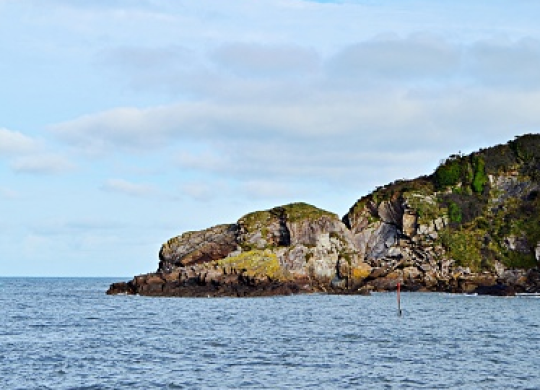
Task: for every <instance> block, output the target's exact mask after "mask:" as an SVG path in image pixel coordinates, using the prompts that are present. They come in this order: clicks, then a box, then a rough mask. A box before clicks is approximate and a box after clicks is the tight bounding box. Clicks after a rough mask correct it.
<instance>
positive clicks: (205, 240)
mask: <svg viewBox="0 0 540 390" xmlns="http://www.w3.org/2000/svg"><path fill="white" fill-rule="evenodd" d="M539 167H540V135H534V134H528V135H524V136H521V137H517V138H516V139H515V140H513V141H511V142H509V143H508V144H506V145H498V146H495V147H493V148H488V149H483V150H480V151H478V152H475V153H473V154H471V155H469V156H463V155H461V154H459V155H453V156H451V157H450V158H449V159H447V160H445V161H444V162H442V163H441V165H440V166H439V167H438V168H437V169H436V170H435V172H434V173H433V174H432V175H430V176H423V177H420V178H417V179H414V180H398V181H396V182H394V183H391V184H389V185H387V186H382V187H379V188H377V189H376V190H375V191H374V192H373V193H371V194H368V195H366V196H364V197H362V198H361V199H359V200H358V201H357V202H356V203H355V204H354V205H353V207H351V208H350V210H349V212H348V213H347V215H345V216H344V217H343V219H342V220H340V219H339V218H338V217H337V216H336V215H335V214H333V213H330V212H327V211H324V210H321V209H318V208H316V207H313V206H310V205H307V204H304V203H293V204H289V205H285V206H280V207H275V208H273V209H270V210H265V211H257V212H254V213H250V214H247V215H245V216H244V217H242V218H240V219H239V220H238V221H237V223H235V224H230V225H218V226H214V227H212V228H209V229H206V230H202V231H199V232H188V233H184V234H182V235H181V236H178V237H175V238H172V239H170V240H169V241H167V242H166V243H165V244H164V245H163V246H162V248H161V250H160V253H159V258H160V264H159V267H158V270H157V272H156V273H153V274H148V275H139V276H137V277H135V278H134V279H133V280H132V281H130V282H128V283H116V284H113V285H111V288H110V289H109V293H111V294H114V293H127V294H135V293H137V294H146V295H184V296H203V294H207V295H211V296H218V295H230V296H246V295H248V296H249V295H256V294H272V293H277V292H279V293H285V292H293V291H340V290H343V289H345V290H346V291H358V290H361V289H362V288H364V287H366V288H370V287H372V288H374V289H377V291H381V290H392V289H394V288H395V284H396V283H397V281H400V280H402V281H403V282H404V283H405V284H404V286H406V287H407V288H408V289H410V290H415V289H424V290H429V291H455V292H460V291H467V292H473V291H492V292H493V293H495V292H496V291H498V290H501V289H502V287H497V286H499V285H501V286H505V287H504V288H506V287H508V288H513V289H515V290H516V291H537V290H540V271H539V270H538V264H534V259H536V262H537V263H538V262H539V261H540V242H538V234H539V232H540V228H538V226H540V174H539ZM261 261H262V263H261ZM535 266H536V267H535ZM531 267H532V268H531ZM512 268H516V269H512ZM527 269H530V270H528V271H527ZM295 286H296V287H295ZM300 286H308V287H306V288H303V287H302V288H301V287H300ZM494 286H495V287H494ZM490 288H491V289H492V290H489V289H490ZM478 289H480V290H478ZM482 289H483V290H482Z"/></svg>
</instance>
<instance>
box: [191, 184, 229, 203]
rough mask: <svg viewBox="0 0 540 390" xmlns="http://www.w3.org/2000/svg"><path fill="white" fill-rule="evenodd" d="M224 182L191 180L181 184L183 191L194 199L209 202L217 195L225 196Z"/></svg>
mask: <svg viewBox="0 0 540 390" xmlns="http://www.w3.org/2000/svg"><path fill="white" fill-rule="evenodd" d="M223 187H224V186H223V184H222V183H221V184H220V183H204V182H190V183H185V184H183V185H182V186H181V192H182V193H183V194H185V195H187V196H188V197H190V198H191V199H193V200H196V201H200V202H207V201H209V200H212V199H214V198H215V197H217V196H223V191H224V188H223Z"/></svg>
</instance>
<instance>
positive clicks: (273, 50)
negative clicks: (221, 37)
mask: <svg viewBox="0 0 540 390" xmlns="http://www.w3.org/2000/svg"><path fill="white" fill-rule="evenodd" d="M212 58H213V59H214V61H215V62H216V64H215V65H216V66H218V67H224V68H225V69H226V70H229V71H230V72H232V73H233V74H237V75H239V76H244V77H245V76H247V77H271V78H275V77H293V76H296V77H299V76H302V74H305V73H312V72H314V71H316V70H317V68H318V66H319V63H320V58H319V55H318V54H317V52H316V51H315V50H313V49H307V48H305V47H301V46H296V45H261V44H255V43H234V44H228V45H223V46H221V47H219V48H218V49H217V50H216V51H215V52H214V53H213V54H212Z"/></svg>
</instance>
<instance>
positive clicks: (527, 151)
mask: <svg viewBox="0 0 540 390" xmlns="http://www.w3.org/2000/svg"><path fill="white" fill-rule="evenodd" d="M509 145H510V147H511V148H512V150H513V151H514V153H515V155H516V156H517V158H518V160H519V161H521V162H526V163H527V162H531V161H532V160H533V159H538V158H540V135H538V134H525V135H522V136H521V137H516V139H515V140H514V141H511V142H509Z"/></svg>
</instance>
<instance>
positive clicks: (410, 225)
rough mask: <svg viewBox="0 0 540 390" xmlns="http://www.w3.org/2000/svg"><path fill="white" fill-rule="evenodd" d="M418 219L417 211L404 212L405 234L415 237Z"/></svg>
mask: <svg viewBox="0 0 540 390" xmlns="http://www.w3.org/2000/svg"><path fill="white" fill-rule="evenodd" d="M417 220H418V217H417V216H416V213H413V212H410V211H409V212H406V213H404V214H403V220H402V222H401V223H402V226H403V228H402V230H403V234H404V235H406V236H408V237H413V236H414V235H415V234H416V229H417Z"/></svg>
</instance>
